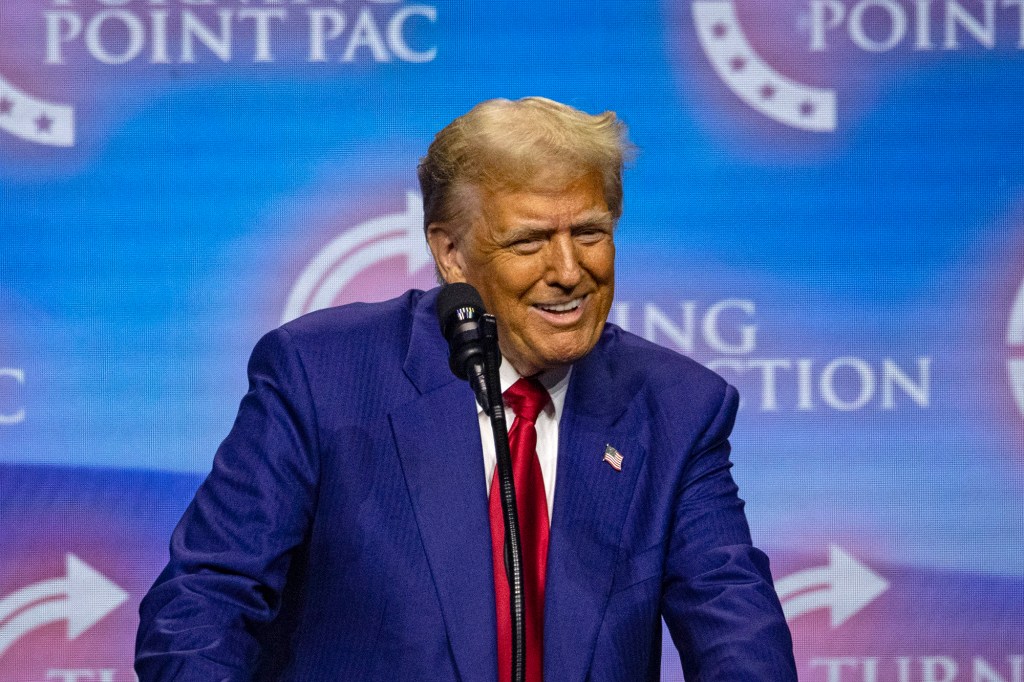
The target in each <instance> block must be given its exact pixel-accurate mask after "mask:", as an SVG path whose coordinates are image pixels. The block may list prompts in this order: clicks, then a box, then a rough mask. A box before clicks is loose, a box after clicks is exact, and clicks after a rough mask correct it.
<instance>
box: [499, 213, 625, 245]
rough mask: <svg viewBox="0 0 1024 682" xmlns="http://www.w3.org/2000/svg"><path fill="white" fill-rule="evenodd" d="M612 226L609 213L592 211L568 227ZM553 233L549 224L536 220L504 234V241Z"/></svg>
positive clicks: (527, 221)
mask: <svg viewBox="0 0 1024 682" xmlns="http://www.w3.org/2000/svg"><path fill="white" fill-rule="evenodd" d="M613 224H614V221H613V220H612V216H611V213H608V212H605V211H594V212H592V213H589V214H585V215H583V216H582V217H581V218H580V219H579V220H577V221H575V222H574V223H572V225H570V226H569V229H570V230H581V229H587V228H591V227H601V228H611V227H612V226H613ZM554 231H555V228H554V227H552V226H551V225H550V224H548V223H546V222H544V221H542V220H538V221H531V220H528V219H527V220H524V221H522V223H521V224H520V225H517V226H516V227H513V228H512V229H510V230H509V231H508V232H507V233H506V234H505V241H508V242H514V241H518V240H520V239H528V238H531V237H542V236H545V235H549V234H551V233H552V232H554Z"/></svg>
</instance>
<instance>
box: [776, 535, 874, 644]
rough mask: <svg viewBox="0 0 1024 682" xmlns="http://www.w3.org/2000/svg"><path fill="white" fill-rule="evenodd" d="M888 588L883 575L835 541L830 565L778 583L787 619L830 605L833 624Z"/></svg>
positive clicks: (808, 570)
mask: <svg viewBox="0 0 1024 682" xmlns="http://www.w3.org/2000/svg"><path fill="white" fill-rule="evenodd" d="M887 589H889V583H888V581H886V580H885V579H884V578H883V577H882V576H880V575H878V574H877V573H875V572H874V571H872V570H871V569H870V568H868V567H867V566H865V565H864V564H862V563H860V562H859V561H857V560H856V559H854V558H853V557H852V556H850V555H849V554H847V553H846V552H844V551H843V550H842V549H840V548H839V547H836V546H834V545H833V546H831V547H829V565H828V566H819V567H818V568H808V569H806V570H803V571H797V572H796V573H793V574H792V575H788V576H786V577H785V578H783V579H782V580H779V581H778V582H777V583H775V590H776V591H777V592H778V593H779V599H780V600H782V610H783V612H784V613H785V614H786V620H793V619H794V618H798V617H800V616H802V615H804V614H805V613H810V612H811V611H816V610H818V609H821V608H830V609H831V612H832V627H834V628H835V627H839V626H840V625H842V624H843V623H845V622H846V621H847V620H848V619H849V618H850V617H851V616H852V615H853V614H855V613H857V612H858V611H860V610H861V609H863V608H864V607H865V606H867V605H868V604H870V603H871V602H873V601H874V600H875V599H877V598H878V597H879V595H881V594H882V593H883V592H885V591H886V590H887Z"/></svg>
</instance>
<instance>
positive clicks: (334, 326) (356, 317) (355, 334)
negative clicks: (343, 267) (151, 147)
mask: <svg viewBox="0 0 1024 682" xmlns="http://www.w3.org/2000/svg"><path fill="white" fill-rule="evenodd" d="M423 293H424V292H422V291H419V290H415V289H413V290H410V291H407V292H405V293H404V294H402V295H401V296H399V297H397V298H393V299H391V300H388V301H382V302H380V303H348V304H346V305H341V306H336V307H333V308H324V309H323V310H317V311H314V312H311V313H307V314H306V315H303V316H302V317H298V318H296V319H294V320H292V321H291V322H287V323H286V324H284V325H282V326H281V327H280V329H281V331H283V332H285V333H286V334H287V336H288V337H289V338H290V339H291V340H292V342H293V343H294V344H295V345H296V347H298V348H305V347H308V346H310V345H313V346H316V347H322V346H323V345H324V344H326V345H328V346H333V345H342V346H344V345H347V344H348V343H351V342H354V341H358V342H363V343H365V342H367V340H369V339H373V341H374V342H375V343H387V341H388V339H403V338H404V339H408V337H409V333H410V330H411V328H412V319H413V312H414V310H415V309H416V305H417V303H418V302H419V300H420V298H421V297H422V296H423Z"/></svg>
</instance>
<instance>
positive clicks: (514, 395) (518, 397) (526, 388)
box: [502, 377, 551, 423]
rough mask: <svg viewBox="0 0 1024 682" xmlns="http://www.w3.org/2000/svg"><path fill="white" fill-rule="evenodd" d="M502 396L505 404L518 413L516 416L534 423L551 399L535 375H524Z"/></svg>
mask: <svg viewBox="0 0 1024 682" xmlns="http://www.w3.org/2000/svg"><path fill="white" fill-rule="evenodd" d="M502 397H504V398H505V404H506V405H508V406H509V407H510V408H511V409H512V411H513V412H515V413H516V417H522V418H523V419H525V420H527V421H530V422H534V423H536V421H537V415H539V414H540V411H541V410H543V409H544V406H545V405H547V404H548V400H550V399H551V396H549V395H548V391H547V389H546V388H544V386H543V384H541V383H540V382H539V381H537V379H535V378H533V377H528V378H527V377H524V378H522V379H520V380H519V381H517V382H516V383H514V384H512V385H511V386H509V388H508V390H507V391H505V392H504V393H503V394H502Z"/></svg>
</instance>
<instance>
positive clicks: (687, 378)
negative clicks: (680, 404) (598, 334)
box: [604, 323, 729, 404]
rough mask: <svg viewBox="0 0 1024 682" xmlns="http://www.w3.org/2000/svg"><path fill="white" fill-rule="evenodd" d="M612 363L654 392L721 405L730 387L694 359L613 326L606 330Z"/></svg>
mask: <svg viewBox="0 0 1024 682" xmlns="http://www.w3.org/2000/svg"><path fill="white" fill-rule="evenodd" d="M604 337H605V338H606V339H607V342H608V347H609V350H610V356H611V358H612V361H613V362H614V363H615V364H617V365H621V366H622V367H621V369H622V370H625V371H626V372H627V373H635V374H636V375H637V376H636V379H639V380H641V381H642V382H643V383H644V384H645V385H646V386H647V387H648V388H649V389H650V390H652V391H654V392H655V393H668V394H675V393H681V394H686V395H687V396H689V397H690V398H691V399H692V398H693V397H694V396H704V397H705V398H706V399H708V400H710V401H712V402H715V403H716V404H718V403H721V401H722V400H724V398H725V394H726V391H727V389H728V386H729V384H728V383H727V382H726V381H725V379H723V378H722V377H721V376H719V375H718V374H716V373H715V372H713V371H711V370H710V369H708V368H707V367H705V366H704V365H702V364H700V363H699V362H697V361H696V360H694V359H692V358H688V357H686V356H685V355H682V354H680V353H677V352H676V351H674V350H671V349H669V348H665V347H664V346H659V345H658V344H656V343H653V342H651V341H648V340H647V339H644V338H643V337H640V336H637V335H636V334H633V333H631V332H627V331H626V330H624V329H622V328H620V327H618V326H616V325H614V324H610V323H609V324H608V325H606V327H605V332H604Z"/></svg>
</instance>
